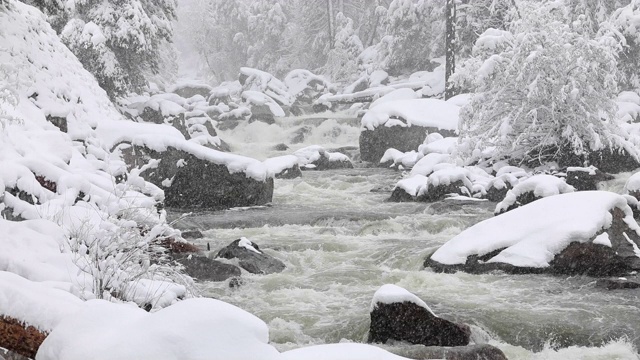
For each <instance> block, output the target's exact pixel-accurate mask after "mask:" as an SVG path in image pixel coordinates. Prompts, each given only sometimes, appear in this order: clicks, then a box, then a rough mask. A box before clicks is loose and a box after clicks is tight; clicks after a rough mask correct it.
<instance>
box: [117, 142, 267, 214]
mask: <svg viewBox="0 0 640 360" xmlns="http://www.w3.org/2000/svg"><path fill="white" fill-rule="evenodd" d="M123 158H124V159H125V162H126V163H127V165H128V166H142V165H144V164H146V163H148V162H149V161H150V160H151V159H159V160H160V162H159V164H158V166H157V167H155V168H152V169H148V170H146V171H143V172H142V173H141V176H142V177H143V178H144V179H145V180H147V181H149V182H151V183H153V184H154V185H156V186H158V187H160V188H162V189H163V190H164V191H165V205H166V206H169V207H178V208H200V209H228V208H232V207H238V206H253V205H264V204H266V203H268V202H270V201H271V199H272V197H273V179H272V178H268V179H267V180H266V181H258V180H255V179H252V178H249V177H247V176H246V174H245V173H244V172H237V173H233V174H232V173H230V172H229V170H228V168H227V167H226V166H225V165H218V164H215V163H212V162H209V161H207V160H202V159H199V158H197V157H196V156H194V155H192V154H189V153H187V152H185V151H182V150H178V149H175V148H172V147H169V148H167V150H166V151H163V152H156V151H153V150H150V149H148V148H145V147H139V146H130V147H129V148H127V149H124V150H123ZM178 164H180V165H178Z"/></svg>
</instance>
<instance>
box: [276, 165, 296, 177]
mask: <svg viewBox="0 0 640 360" xmlns="http://www.w3.org/2000/svg"><path fill="white" fill-rule="evenodd" d="M275 176H276V179H295V178H299V177H301V176H302V170H300V166H299V165H298V164H294V165H293V166H292V167H290V168H286V169H284V170H282V171H280V172H279V173H277V174H276V175H275Z"/></svg>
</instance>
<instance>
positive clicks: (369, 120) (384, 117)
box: [362, 99, 460, 132]
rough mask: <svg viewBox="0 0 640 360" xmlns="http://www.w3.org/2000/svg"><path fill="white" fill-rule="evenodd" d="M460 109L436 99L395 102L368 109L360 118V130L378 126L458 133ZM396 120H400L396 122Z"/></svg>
mask: <svg viewBox="0 0 640 360" xmlns="http://www.w3.org/2000/svg"><path fill="white" fill-rule="evenodd" d="M459 112H460V107H458V106H456V105H454V104H451V103H448V102H446V101H443V100H437V99H411V100H395V101H389V102H386V103H382V104H380V105H378V106H376V107H375V108H373V109H369V111H367V113H366V114H365V115H364V116H363V117H362V128H363V129H368V130H374V129H375V128H377V127H378V126H383V125H384V126H396V125H399V126H422V127H432V128H436V129H439V130H449V131H453V132H457V131H458V116H459ZM396 119H402V121H398V120H396Z"/></svg>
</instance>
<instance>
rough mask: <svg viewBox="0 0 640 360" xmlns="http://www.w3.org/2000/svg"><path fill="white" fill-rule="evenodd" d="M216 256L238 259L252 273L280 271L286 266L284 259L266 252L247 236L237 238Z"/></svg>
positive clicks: (241, 265) (242, 266)
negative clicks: (281, 259)
mask: <svg viewBox="0 0 640 360" xmlns="http://www.w3.org/2000/svg"><path fill="white" fill-rule="evenodd" d="M216 258H223V259H238V260H239V262H238V264H239V265H240V267H241V268H243V269H245V270H247V271H248V272H250V273H252V274H272V273H278V272H281V271H282V270H284V269H285V267H286V266H285V264H284V263H283V262H282V261H280V260H278V259H276V258H274V257H273V256H270V255H267V254H265V253H264V252H262V251H261V250H260V248H259V247H258V245H257V244H256V243H254V242H252V241H250V240H248V239H246V238H241V239H238V240H235V241H233V242H232V243H231V244H229V245H228V246H226V247H224V248H222V249H221V250H220V251H218V254H217V255H216Z"/></svg>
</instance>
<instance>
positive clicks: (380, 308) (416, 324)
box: [367, 285, 471, 346]
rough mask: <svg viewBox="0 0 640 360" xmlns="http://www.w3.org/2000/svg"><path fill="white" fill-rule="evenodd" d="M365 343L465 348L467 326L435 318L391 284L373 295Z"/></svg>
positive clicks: (467, 334) (413, 298)
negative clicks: (391, 342)
mask: <svg viewBox="0 0 640 360" xmlns="http://www.w3.org/2000/svg"><path fill="white" fill-rule="evenodd" d="M372 305H373V306H372V310H371V313H370V315H371V325H370V327H369V338H368V339H367V342H369V343H371V342H376V343H385V342H387V341H388V340H397V341H406V342H409V343H411V344H422V345H426V346H465V345H469V342H470V339H471V329H470V328H469V325H466V324H457V323H454V322H451V321H448V320H445V319H442V318H440V317H438V316H436V315H435V314H434V313H433V312H431V310H430V309H429V308H428V307H427V305H426V304H425V303H424V302H423V301H422V300H420V299H419V298H418V297H417V296H415V295H413V294H411V293H410V292H408V291H406V290H405V289H402V288H400V287H397V286H395V285H385V286H383V287H381V288H380V290H378V291H377V292H376V294H375V295H374V298H373V304H372Z"/></svg>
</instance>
